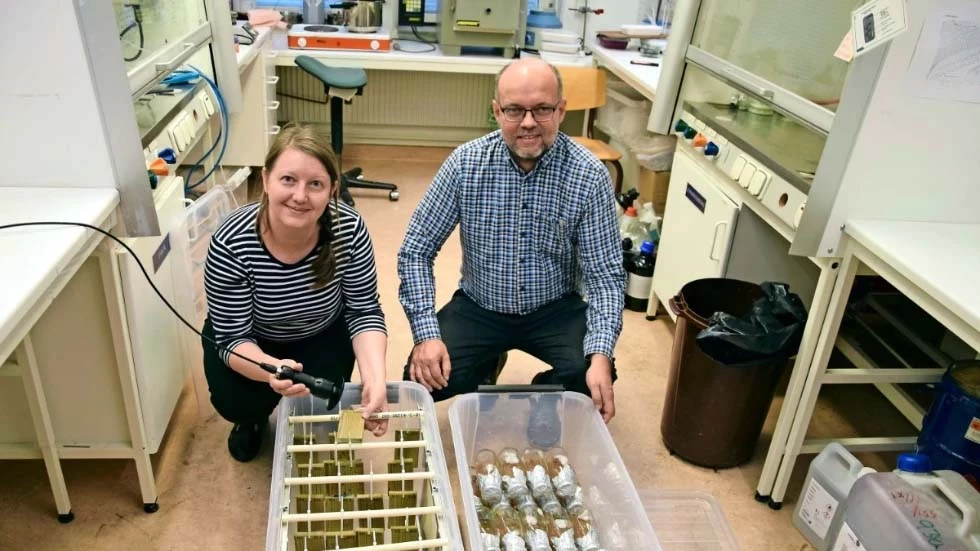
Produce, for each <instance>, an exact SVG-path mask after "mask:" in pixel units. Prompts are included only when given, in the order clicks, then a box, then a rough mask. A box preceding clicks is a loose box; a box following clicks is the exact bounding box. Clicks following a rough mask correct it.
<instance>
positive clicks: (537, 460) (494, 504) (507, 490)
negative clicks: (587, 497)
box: [473, 448, 601, 551]
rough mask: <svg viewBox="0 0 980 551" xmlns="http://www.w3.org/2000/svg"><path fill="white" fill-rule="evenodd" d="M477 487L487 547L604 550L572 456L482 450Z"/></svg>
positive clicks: (557, 451)
mask: <svg viewBox="0 0 980 551" xmlns="http://www.w3.org/2000/svg"><path fill="white" fill-rule="evenodd" d="M475 459H476V460H475V463H474V465H473V490H474V492H475V494H476V496H477V497H478V499H477V500H475V506H476V509H477V517H478V518H479V519H480V527H481V538H482V539H483V547H484V549H485V551H527V550H530V551H552V550H554V551H601V547H600V546H599V535H598V531H597V530H596V529H595V526H594V524H593V522H592V516H591V513H590V512H589V511H588V509H586V507H585V502H584V500H583V491H582V488H581V486H579V484H578V478H577V476H576V474H575V470H574V469H573V468H572V465H571V462H570V461H569V458H568V454H567V453H566V452H565V450H564V449H562V448H554V449H551V450H549V451H548V452H544V451H542V450H539V449H534V448H529V449H526V450H524V452H523V453H519V452H518V451H517V449H515V448H504V449H502V450H500V452H499V453H494V451H493V450H489V449H483V450H480V451H479V452H477V454H476V458H475Z"/></svg>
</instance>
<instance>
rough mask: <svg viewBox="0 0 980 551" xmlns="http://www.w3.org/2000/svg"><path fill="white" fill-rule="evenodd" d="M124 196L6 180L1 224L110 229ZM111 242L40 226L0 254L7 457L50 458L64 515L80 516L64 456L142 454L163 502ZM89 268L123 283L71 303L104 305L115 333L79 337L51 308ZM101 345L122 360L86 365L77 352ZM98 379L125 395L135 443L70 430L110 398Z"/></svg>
mask: <svg viewBox="0 0 980 551" xmlns="http://www.w3.org/2000/svg"><path fill="white" fill-rule="evenodd" d="M118 202H119V195H118V192H117V191H116V190H115V189H106V188H94V189H85V188H38V187H30V188H19V187H0V223H2V224H10V223H18V222H33V221H48V220H50V221H72V222H82V223H85V224H90V225H93V226H96V227H99V228H102V229H104V230H111V229H112V228H113V227H114V226H115V225H116V223H117V217H116V215H115V212H114V211H115V208H116V206H117V204H118ZM107 241H108V238H106V237H104V236H103V235H102V234H100V233H98V232H95V231H92V230H88V229H84V228H80V227H54V226H37V227H24V228H14V229H8V230H4V231H2V232H0V256H2V257H3V258H4V259H6V262H4V263H2V264H0V281H3V286H2V287H0V458H5V459H36V458H43V459H44V463H45V467H46V469H47V472H48V478H49V480H50V481H51V487H52V491H53V493H54V498H55V504H56V506H57V510H58V513H59V520H62V521H63V522H67V521H70V520H71V504H70V502H69V500H68V491H67V488H66V486H65V479H64V476H63V475H62V471H61V464H60V460H61V459H69V458H100V457H105V458H128V459H133V460H135V461H136V470H137V473H138V476H139V481H140V489H141V492H142V497H143V503H144V504H145V505H144V506H145V507H146V508H147V509H148V510H149V509H155V508H156V499H157V494H156V485H155V482H154V479H153V468H152V466H151V464H150V456H149V453H148V450H147V444H146V435H145V433H144V428H143V424H142V423H141V422H140V419H141V416H142V413H141V411H140V401H139V399H138V392H137V389H136V380H135V374H134V372H133V369H132V362H131V361H128V359H130V358H131V354H130V350H129V345H128V344H127V343H128V339H127V337H126V328H125V326H124V324H123V323H122V322H121V320H124V319H125V317H124V308H125V305H124V304H123V297H122V293H121V291H120V285H119V275H118V274H119V272H118V270H117V269H115V266H114V265H113V264H114V262H115V260H114V258H115V257H114V255H113V254H111V252H110V251H109V250H108V248H107V247H106V246H105V245H106V244H107ZM80 276H81V277H84V278H88V279H96V280H98V279H101V283H102V284H103V285H104V287H105V288H106V289H113V290H116V291H117V292H115V293H112V292H108V293H105V294H104V296H100V297H94V296H87V297H80V298H81V299H82V300H81V302H84V303H86V304H81V303H77V302H76V303H74V304H71V305H68V307H75V308H80V307H83V306H87V305H90V304H95V305H96V306H97V307H98V308H97V309H96V311H92V312H85V315H87V316H89V315H90V316H91V321H92V323H98V322H100V321H102V320H101V317H107V318H108V322H107V323H108V324H109V325H110V327H111V335H112V336H111V339H110V340H111V342H108V343H105V342H102V343H98V342H94V343H82V344H81V345H80V343H79V342H78V340H79V339H78V338H77V337H75V336H73V335H70V334H67V333H68V332H70V330H71V328H66V327H64V326H61V325H60V321H59V320H58V319H52V318H56V317H57V316H53V315H50V309H51V307H52V304H56V303H57V302H58V301H59V300H61V299H62V297H63V296H67V295H72V294H74V295H76V298H79V297H78V296H77V295H78V293H71V292H70V289H71V287H72V286H74V285H77V284H79V281H78V279H79V277H80ZM99 303H101V304H99ZM59 329H61V331H59ZM79 329H80V328H79ZM100 346H108V347H109V348H112V349H114V351H113V352H114V355H115V357H116V358H118V360H117V363H116V365H113V366H102V369H101V370H100V371H99V372H98V373H89V372H87V371H85V370H84V366H83V365H82V364H84V359H82V358H75V357H73V356H72V355H73V354H78V353H83V354H84V353H85V352H89V351H92V350H93V349H96V348H98V347H100ZM76 360H77V361H76ZM100 375H101V376H102V378H99V376H100ZM86 379H88V380H87V381H86ZM80 383H81V384H80ZM93 384H97V385H105V386H107V387H108V388H110V389H112V392H113V393H114V394H116V395H117V396H119V401H120V402H121V403H122V408H123V409H124V411H122V412H120V419H119V423H120V424H121V425H122V426H123V427H124V428H125V430H126V431H128V433H129V434H128V436H129V438H128V440H129V441H128V442H127V443H126V444H119V443H109V442H106V443H104V445H100V444H98V443H93V444H91V445H89V444H82V443H80V442H75V441H74V438H73V437H74V436H76V435H72V434H64V432H63V431H62V430H61V429H62V428H64V426H65V424H66V419H71V418H76V419H82V420H84V419H86V418H88V415H89V413H90V412H91V411H92V410H93V409H97V408H103V407H106V406H107V405H106V404H95V403H92V401H91V400H92V399H93V398H92V396H91V395H88V394H87V393H86V392H85V391H86V390H87V389H88V388H90V387H91V386H92V385H93ZM18 387H22V388H18ZM25 391H26V410H27V411H24V410H25V407H24V405H25V396H24V395H25ZM25 414H27V415H25ZM25 419H30V420H31V421H33V429H34V430H33V434H31V433H30V431H29V430H28V431H25V430H24V429H23V427H25V425H26V423H25ZM67 424H68V425H72V424H73V423H72V422H71V421H68V422H67ZM96 430H97V429H96Z"/></svg>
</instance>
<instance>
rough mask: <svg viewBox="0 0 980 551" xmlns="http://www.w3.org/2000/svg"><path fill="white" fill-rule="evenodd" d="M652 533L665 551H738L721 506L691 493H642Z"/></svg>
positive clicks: (712, 500)
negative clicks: (651, 525)
mask: <svg viewBox="0 0 980 551" xmlns="http://www.w3.org/2000/svg"><path fill="white" fill-rule="evenodd" d="M640 499H641V500H642V501H643V506H644V507H645V508H646V513H647V516H648V517H649V518H650V523H651V524H653V531H654V532H655V533H656V534H657V538H658V539H659V540H660V545H661V546H663V549H664V551H738V549H739V547H738V543H737V542H736V541H735V534H733V533H732V529H731V527H730V526H729V524H728V521H727V520H725V514H724V512H723V511H722V509H721V505H720V504H719V503H718V500H716V499H715V498H714V497H712V496H711V495H710V494H706V493H704V492H697V491H689V490H657V491H652V490H641V491H640Z"/></svg>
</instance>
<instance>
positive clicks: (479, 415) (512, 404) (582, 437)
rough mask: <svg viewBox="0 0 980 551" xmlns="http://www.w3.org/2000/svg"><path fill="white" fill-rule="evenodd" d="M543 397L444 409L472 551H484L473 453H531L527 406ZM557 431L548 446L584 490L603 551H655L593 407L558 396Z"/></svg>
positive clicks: (478, 397) (486, 398) (477, 400)
mask: <svg viewBox="0 0 980 551" xmlns="http://www.w3.org/2000/svg"><path fill="white" fill-rule="evenodd" d="M541 396H544V395H543V394H534V393H532V394H526V393H514V394H507V393H500V394H489V393H488V394H468V395H464V396H459V397H458V398H457V399H456V402H455V403H454V404H453V405H452V407H451V408H450V410H449V422H450V425H451V427H452V434H453V444H454V446H455V448H456V464H457V467H458V469H459V481H460V495H461V496H462V501H463V503H462V508H463V511H464V517H465V519H466V525H465V527H464V528H463V533H464V534H465V538H466V541H467V545H468V547H467V549H469V550H470V551H482V550H483V545H482V543H481V540H480V522H479V520H478V518H477V511H476V508H475V504H476V501H475V500H476V499H478V498H477V497H476V496H475V494H474V491H473V486H472V483H471V482H470V476H469V475H468V473H470V472H471V466H472V465H473V464H474V460H475V456H476V453H477V451H479V450H483V449H489V450H495V451H497V450H502V449H504V448H509V447H510V448H516V449H518V450H524V449H526V448H529V447H534V446H531V444H530V443H529V441H528V436H527V433H528V430H527V429H528V422H529V419H530V418H531V410H532V407H533V402H534V401H536V400H538V399H540V397H541ZM550 396H551V397H552V398H553V399H555V400H556V401H557V413H558V419H559V420H560V426H559V427H556V428H555V429H556V431H558V432H560V434H555V435H554V436H555V438H553V439H552V440H557V443H556V444H554V446H557V447H560V448H562V449H563V450H564V451H565V452H567V457H568V460H569V464H570V465H571V466H572V467H573V469H574V470H575V474H576V478H577V483H578V485H579V486H580V487H581V489H582V498H583V501H584V505H585V507H586V509H587V510H588V511H590V512H591V517H592V525H593V526H594V527H595V529H596V530H597V533H598V536H599V544H600V547H601V549H604V550H605V551H640V550H643V551H659V550H661V549H662V548H661V546H660V543H659V542H658V540H657V537H656V535H655V534H654V531H653V527H652V526H651V524H650V520H649V519H648V518H647V513H646V510H645V508H644V504H643V502H642V501H641V500H640V497H639V495H638V494H637V491H636V488H635V487H634V485H633V481H632V480H631V479H630V476H629V473H627V471H626V467H625V466H624V465H623V461H622V459H621V458H620V456H619V452H618V450H617V449H616V446H615V444H614V443H613V440H612V437H611V435H610V434H609V431H608V430H607V429H606V426H605V425H604V424H603V422H602V418H601V417H600V416H599V414H598V413H597V412H596V409H595V406H594V405H593V403H592V400H591V399H589V398H588V397H586V396H584V395H582V394H578V393H572V392H564V393H561V394H559V395H557V396H555V395H554V394H552V395H550Z"/></svg>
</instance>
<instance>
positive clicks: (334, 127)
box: [296, 55, 398, 206]
mask: <svg viewBox="0 0 980 551" xmlns="http://www.w3.org/2000/svg"><path fill="white" fill-rule="evenodd" d="M296 65H297V66H299V68H300V69H303V70H304V71H306V72H307V73H309V74H310V75H312V76H313V77H314V78H316V79H317V80H319V81H320V82H322V83H323V86H324V92H325V93H326V94H327V97H329V98H330V141H331V143H332V145H333V150H334V153H336V154H337V161H338V162H339V163H340V166H341V175H340V198H341V199H343V200H344V202H345V203H347V204H348V205H350V206H354V198H353V197H351V194H350V188H364V189H383V190H388V198H389V199H391V200H392V201H397V200H398V186H396V185H395V184H389V183H387V182H374V181H371V180H365V179H363V178H362V177H361V172H362V171H361V169H360V167H354V168H352V169H350V170H348V171H346V172H344V170H343V165H344V163H343V160H342V156H343V151H344V102H345V101H346V102H347V103H350V102H351V99H345V98H344V97H342V96H347V97H348V98H350V97H352V96H353V95H358V96H359V95H361V94H362V92H363V90H364V85H365V84H367V73H365V72H364V69H356V68H347V67H343V68H341V67H328V66H326V65H324V64H323V63H321V62H319V61H317V60H316V59H313V58H312V57H310V56H306V55H301V56H296ZM352 91H353V92H352Z"/></svg>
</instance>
